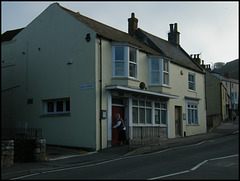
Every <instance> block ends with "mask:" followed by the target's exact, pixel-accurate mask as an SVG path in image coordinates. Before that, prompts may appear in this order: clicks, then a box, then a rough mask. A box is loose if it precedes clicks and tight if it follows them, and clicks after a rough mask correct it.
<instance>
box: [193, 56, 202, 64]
mask: <svg viewBox="0 0 240 181" xmlns="http://www.w3.org/2000/svg"><path fill="white" fill-rule="evenodd" d="M199 55H200V54H194V57H192V59H193V60H194V61H195V62H197V64H198V65H200V64H201V59H200V57H199Z"/></svg>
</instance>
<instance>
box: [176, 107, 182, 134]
mask: <svg viewBox="0 0 240 181" xmlns="http://www.w3.org/2000/svg"><path fill="white" fill-rule="evenodd" d="M180 121H181V107H180V106H175V137H179V136H181V131H180V127H181V124H180Z"/></svg>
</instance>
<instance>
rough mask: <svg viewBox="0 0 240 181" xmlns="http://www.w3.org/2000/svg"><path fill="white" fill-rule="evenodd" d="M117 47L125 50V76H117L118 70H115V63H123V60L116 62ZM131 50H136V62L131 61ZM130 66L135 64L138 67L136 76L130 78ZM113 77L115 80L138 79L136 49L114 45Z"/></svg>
mask: <svg viewBox="0 0 240 181" xmlns="http://www.w3.org/2000/svg"><path fill="white" fill-rule="evenodd" d="M116 47H123V48H124V60H123V63H124V70H123V75H116V70H115V63H117V62H122V60H116V57H115V49H116ZM130 50H135V51H136V56H135V57H136V62H132V61H130ZM130 64H134V65H135V66H136V67H135V68H136V70H135V76H130V73H129V72H130ZM112 77H113V78H118V77H124V78H133V79H138V50H137V49H136V48H134V47H130V46H129V45H128V46H127V45H114V46H112Z"/></svg>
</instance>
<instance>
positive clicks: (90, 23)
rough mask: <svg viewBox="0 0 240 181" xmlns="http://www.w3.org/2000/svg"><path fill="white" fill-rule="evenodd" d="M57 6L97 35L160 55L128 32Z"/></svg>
mask: <svg viewBox="0 0 240 181" xmlns="http://www.w3.org/2000/svg"><path fill="white" fill-rule="evenodd" d="M56 4H58V3H56ZM58 5H59V4H58ZM59 7H61V8H62V9H63V10H65V11H66V12H67V13H68V14H70V15H71V16H73V17H74V18H75V19H77V20H78V21H80V22H81V23H83V24H84V25H86V26H87V27H89V28H91V29H92V30H93V31H95V32H96V33H97V34H98V35H100V36H102V37H104V38H106V39H109V40H112V41H118V42H128V43H129V44H131V45H134V46H136V47H138V48H139V50H142V51H144V52H147V53H150V54H155V55H160V53H159V52H157V51H155V50H154V49H152V48H150V47H149V46H147V45H145V44H144V43H142V42H140V41H138V40H137V39H136V38H134V37H132V36H131V35H129V34H128V33H125V32H123V31H120V30H117V29H115V28H112V27H110V26H107V25H105V24H103V23H100V22H98V21H95V20H93V19H91V18H88V17H86V16H83V15H81V14H80V13H79V12H77V13H76V12H73V11H71V10H69V9H67V8H65V7H62V6H60V5H59Z"/></svg>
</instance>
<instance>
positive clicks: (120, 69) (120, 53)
mask: <svg viewBox="0 0 240 181" xmlns="http://www.w3.org/2000/svg"><path fill="white" fill-rule="evenodd" d="M114 57H115V59H114V66H115V74H114V75H115V76H124V47H115V56H114Z"/></svg>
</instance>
